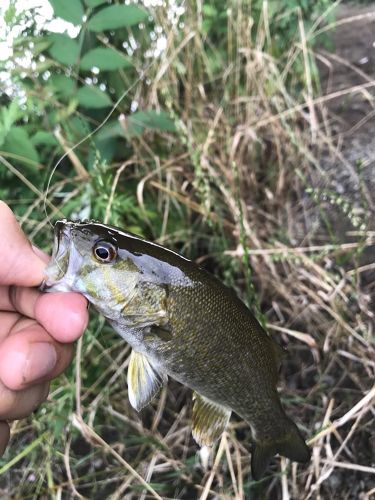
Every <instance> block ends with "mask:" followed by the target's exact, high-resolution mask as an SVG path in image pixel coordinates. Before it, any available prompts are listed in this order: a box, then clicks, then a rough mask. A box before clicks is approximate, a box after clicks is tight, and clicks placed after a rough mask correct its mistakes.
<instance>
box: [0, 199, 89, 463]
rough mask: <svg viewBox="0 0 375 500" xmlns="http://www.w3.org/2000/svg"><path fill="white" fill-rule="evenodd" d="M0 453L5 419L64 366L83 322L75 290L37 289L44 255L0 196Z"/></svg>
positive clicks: (29, 406) (83, 307)
mask: <svg viewBox="0 0 375 500" xmlns="http://www.w3.org/2000/svg"><path fill="white" fill-rule="evenodd" d="M0 234H1V240H2V243H1V245H0V456H1V455H2V454H3V453H4V450H5V448H6V446H7V444H8V441H9V426H8V423H7V421H11V420H16V419H20V418H24V417H26V416H27V415H29V414H30V413H31V412H32V411H34V410H35V408H37V406H38V405H39V404H40V403H41V402H42V401H44V399H45V398H46V397H47V395H48V389H49V381H50V380H51V379H53V378H55V377H57V376H58V375H59V374H60V373H61V372H63V371H64V370H65V369H66V367H67V366H68V364H69V362H70V360H71V356H72V350H73V348H72V342H74V341H75V340H76V339H77V338H78V337H80V336H81V335H82V333H83V331H84V330H85V328H86V325H87V321H88V313H87V302H86V299H85V298H84V297H83V296H82V295H80V294H78V293H73V292H69V293H48V294H43V293H41V292H39V291H38V289H37V288H35V287H37V286H38V285H40V283H41V282H42V280H43V278H44V269H45V267H46V265H47V262H48V257H47V256H46V255H44V254H43V253H42V252H41V251H40V250H39V249H37V248H34V247H32V246H31V245H30V243H29V241H28V240H27V239H26V237H25V235H24V234H23V232H22V230H21V229H20V227H19V225H18V223H17V220H16V218H15V217H14V215H13V213H12V211H11V210H10V208H9V207H8V206H7V205H6V204H5V203H4V202H2V201H0Z"/></svg>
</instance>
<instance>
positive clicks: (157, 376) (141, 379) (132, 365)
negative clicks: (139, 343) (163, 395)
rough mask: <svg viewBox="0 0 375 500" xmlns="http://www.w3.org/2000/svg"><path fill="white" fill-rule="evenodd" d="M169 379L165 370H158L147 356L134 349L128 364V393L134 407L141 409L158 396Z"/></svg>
mask: <svg viewBox="0 0 375 500" xmlns="http://www.w3.org/2000/svg"><path fill="white" fill-rule="evenodd" d="M166 381H167V376H166V374H165V373H163V372H158V371H157V370H156V369H155V367H154V366H153V365H152V362H151V361H150V360H149V359H148V357H147V356H145V355H144V354H141V353H139V352H136V351H134V350H133V351H132V352H131V355H130V361H129V366H128V394H129V401H130V404H131V405H132V407H133V408H135V409H136V410H137V411H140V410H141V409H142V408H143V407H144V406H146V405H147V404H148V403H150V401H151V400H152V399H153V398H154V396H156V394H157V393H158V391H159V389H160V388H161V387H162V385H163V384H164V383H165V382H166Z"/></svg>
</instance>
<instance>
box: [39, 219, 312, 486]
mask: <svg viewBox="0 0 375 500" xmlns="http://www.w3.org/2000/svg"><path fill="white" fill-rule="evenodd" d="M98 250H99V251H98ZM43 289H44V291H46V292H49V291H51V292H53V291H59V290H61V291H69V290H72V291H77V292H80V293H82V294H83V295H85V297H86V298H87V299H88V300H89V301H90V302H91V303H92V304H93V306H94V307H95V308H96V309H97V310H98V311H99V313H101V314H103V315H104V316H105V317H106V318H107V319H108V321H109V322H110V323H111V325H112V326H113V328H114V329H115V330H116V331H117V332H118V333H119V334H120V335H121V336H122V337H123V338H124V339H125V340H126V341H127V342H128V343H129V344H130V345H131V346H132V348H133V351H132V354H131V357H130V361H129V368H128V392H129V400H130V402H131V404H132V405H133V406H134V407H135V409H137V410H138V411H139V410H140V409H141V408H142V407H143V406H145V405H146V404H148V403H149V402H150V401H151V400H152V398H153V397H155V395H156V394H157V392H158V391H159V389H160V387H161V386H162V385H163V384H164V383H166V380H167V377H168V376H170V377H172V378H174V379H176V380H177V381H179V382H181V383H182V384H184V385H186V386H187V387H189V388H191V389H192V390H193V391H194V393H193V400H194V404H193V416H192V420H193V421H192V432H193V436H194V438H195V439H196V441H197V442H198V444H200V445H212V444H213V442H214V440H215V439H217V438H218V437H219V436H220V435H221V433H222V432H223V431H224V429H225V427H226V425H227V423H228V421H229V418H230V414H231V412H232V411H234V412H236V413H237V414H238V415H239V416H240V417H241V418H243V419H244V420H245V421H246V422H248V424H249V426H250V429H251V434H252V439H253V448H252V456H251V465H252V474H253V477H254V478H255V479H259V478H260V477H261V476H262V475H263V473H264V472H265V469H266V467H267V465H268V463H269V461H270V459H271V458H272V457H273V456H274V455H275V454H277V453H279V454H281V455H284V456H286V457H288V458H290V459H291V460H294V461H298V462H306V461H308V460H309V458H310V450H309V448H308V447H307V445H306V443H305V441H304V439H303V437H302V435H301V434H300V432H299V430H298V428H297V426H296V425H295V423H294V422H293V421H292V420H291V419H290V418H289V417H288V416H287V415H286V414H285V412H284V410H283V408H282V406H281V403H280V399H279V395H278V392H277V389H276V384H277V377H278V371H279V365H280V361H281V356H282V349H281V347H280V346H278V344H276V343H275V341H274V340H273V339H272V338H271V337H270V336H269V335H268V334H267V333H266V332H265V331H264V330H263V328H262V327H261V326H260V324H259V323H258V321H257V320H256V318H255V316H254V315H253V314H252V312H251V311H250V310H249V309H248V308H247V307H246V306H245V304H244V303H243V302H242V301H241V300H240V299H239V298H238V297H237V295H236V294H235V293H234V292H233V290H231V289H229V288H227V287H226V286H225V285H223V284H222V283H221V282H220V281H219V280H217V279H216V278H215V277H214V276H212V275H211V274H209V273H207V272H206V271H205V270H203V269H201V268H200V267H198V266H197V265H196V264H195V263H194V262H192V261H189V260H188V259H186V258H185V257H183V256H181V255H179V254H177V253H176V252H173V251H171V250H169V249H167V248H165V247H163V246H161V245H158V244H156V243H153V242H149V241H147V240H144V239H142V238H140V237H139V236H136V235H134V234H131V233H128V232H126V231H122V230H121V229H119V228H115V227H112V226H108V225H105V224H102V223H100V222H96V221H87V222H69V221H66V220H64V221H58V222H57V223H56V226H55V247H54V252H53V258H52V262H51V264H50V266H49V267H48V268H47V277H46V280H45V282H44V285H43Z"/></svg>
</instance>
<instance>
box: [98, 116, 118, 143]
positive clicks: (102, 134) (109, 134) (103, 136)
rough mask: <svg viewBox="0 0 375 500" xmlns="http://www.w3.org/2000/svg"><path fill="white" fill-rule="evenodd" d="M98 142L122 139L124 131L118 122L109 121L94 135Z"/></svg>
mask: <svg viewBox="0 0 375 500" xmlns="http://www.w3.org/2000/svg"><path fill="white" fill-rule="evenodd" d="M96 136H97V138H98V140H100V141H105V140H107V139H113V138H114V137H124V136H125V134H124V129H123V128H122V126H121V125H120V123H119V121H118V120H110V121H109V122H107V123H106V124H105V125H103V127H102V128H101V129H100V130H99V132H98V133H97V134H96Z"/></svg>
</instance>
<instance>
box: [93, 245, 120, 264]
mask: <svg viewBox="0 0 375 500" xmlns="http://www.w3.org/2000/svg"><path fill="white" fill-rule="evenodd" d="M93 254H94V257H95V259H96V260H97V261H99V262H112V261H113V259H114V258H115V257H116V256H117V248H116V246H115V245H114V244H113V243H111V242H110V241H105V240H100V241H97V242H96V243H95V245H94V247H93Z"/></svg>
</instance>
